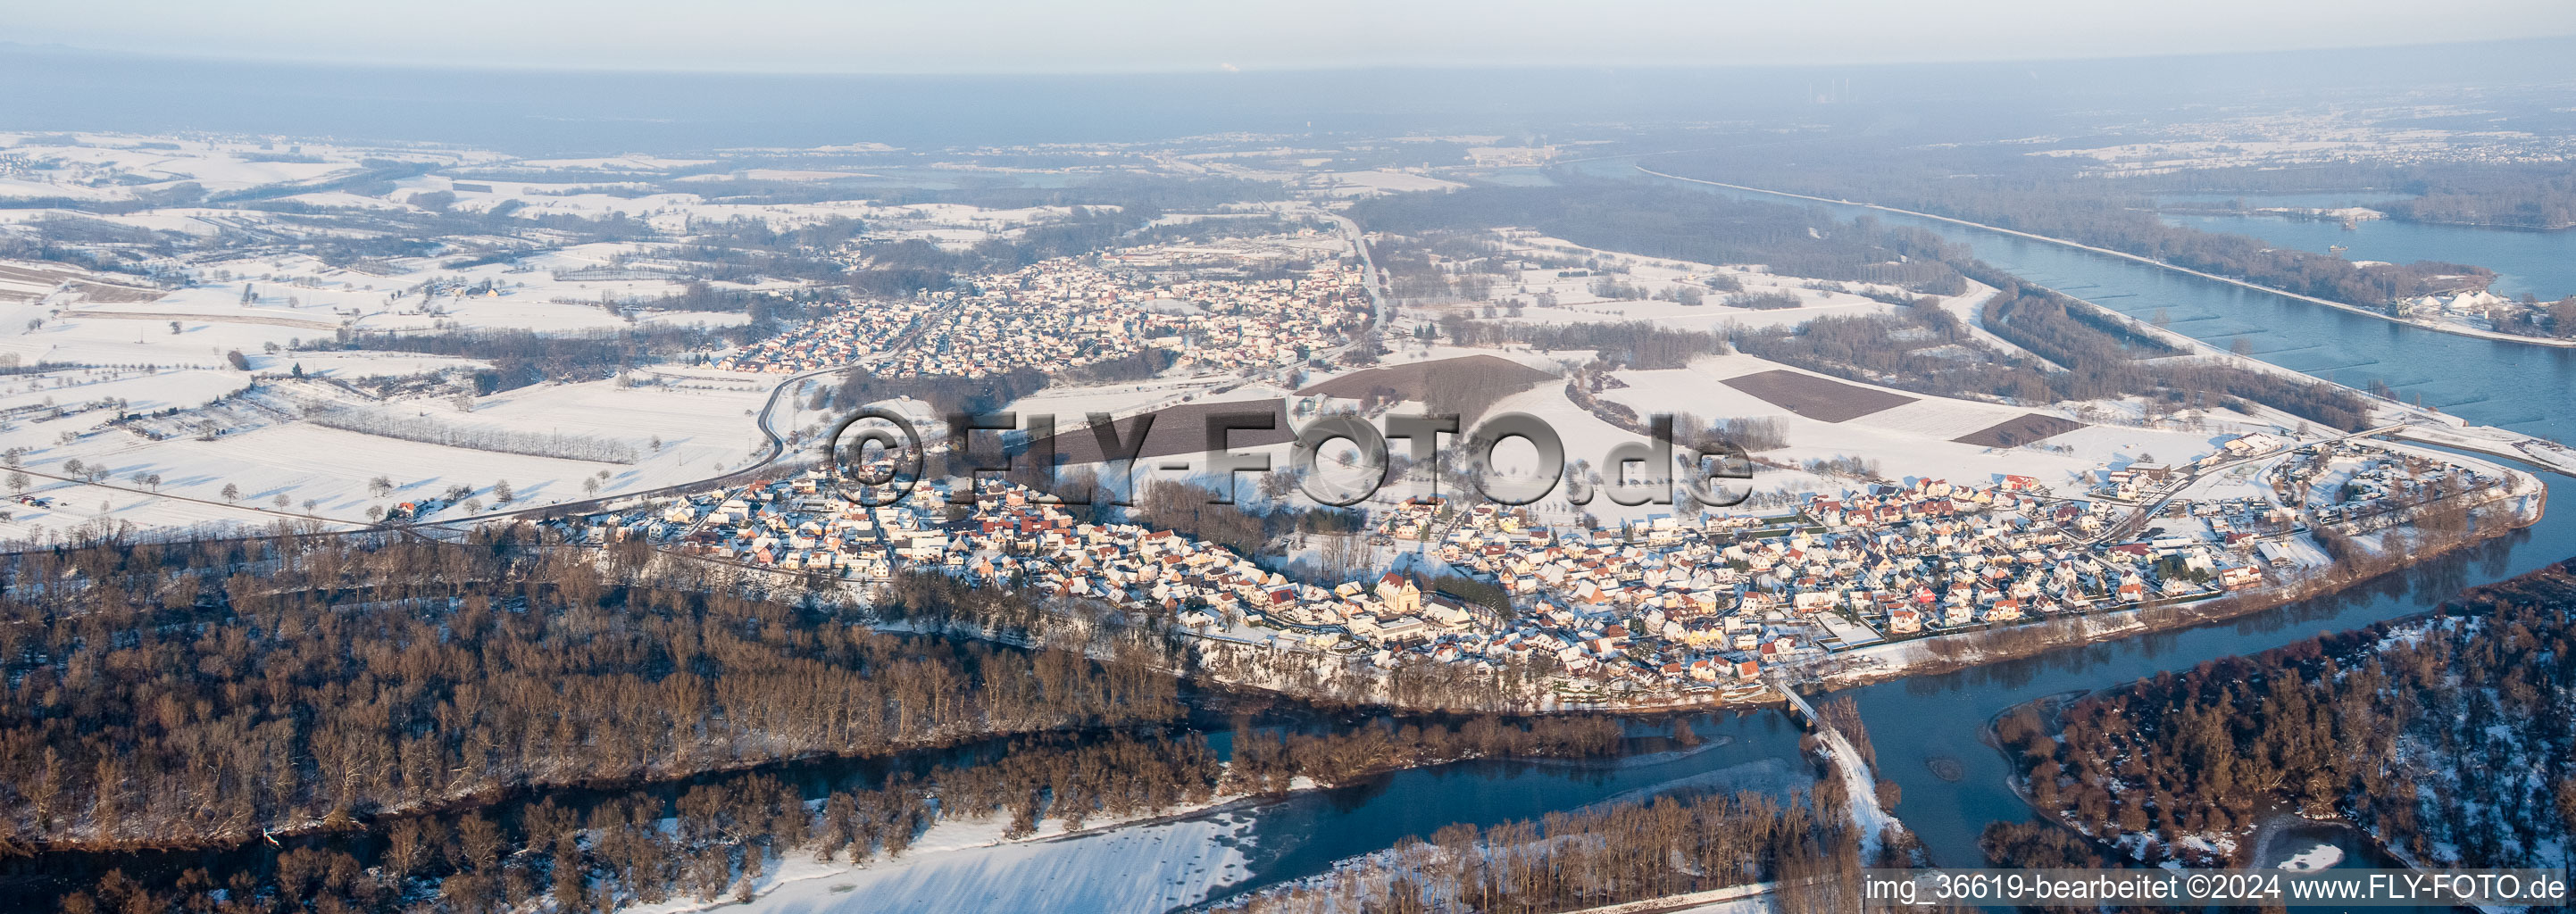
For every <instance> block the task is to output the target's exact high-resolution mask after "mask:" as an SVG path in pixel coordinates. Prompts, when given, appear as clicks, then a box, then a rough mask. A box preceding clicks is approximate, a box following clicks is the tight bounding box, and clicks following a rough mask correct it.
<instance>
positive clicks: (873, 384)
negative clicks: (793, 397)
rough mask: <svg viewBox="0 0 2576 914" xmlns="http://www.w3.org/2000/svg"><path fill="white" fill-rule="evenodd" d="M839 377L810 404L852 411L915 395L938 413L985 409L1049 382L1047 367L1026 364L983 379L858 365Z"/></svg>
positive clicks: (1017, 397) (1036, 389)
mask: <svg viewBox="0 0 2576 914" xmlns="http://www.w3.org/2000/svg"><path fill="white" fill-rule="evenodd" d="M840 379H841V380H840V383H838V384H835V385H832V386H830V387H826V388H824V389H823V391H821V392H819V393H818V394H817V395H816V398H815V399H814V400H813V401H812V402H813V405H812V406H810V407H808V408H810V409H814V410H817V411H820V410H825V409H840V410H844V411H848V410H855V409H858V408H859V407H861V406H865V405H867V404H870V403H875V402H877V401H879V400H892V399H895V398H898V397H911V398H913V399H915V400H920V401H923V402H925V403H928V404H930V408H931V411H932V412H933V413H936V414H939V415H948V414H951V413H961V412H962V413H970V414H972V413H986V412H992V411H995V410H999V409H1001V408H1002V407H1004V406H1007V405H1009V404H1010V403H1011V402H1012V401H1014V400H1018V399H1020V398H1022V397H1026V396H1028V395H1030V394H1033V393H1037V392H1038V391H1040V390H1044V389H1046V386H1047V384H1048V383H1049V381H1048V379H1047V374H1046V372H1044V371H1040V370H1038V369H1035V368H1028V367H1019V368H1013V369H1011V370H1009V371H1005V372H999V373H995V374H988V375H985V376H983V377H980V378H967V377H959V376H956V375H923V376H919V377H912V378H886V377H879V376H878V375H877V374H876V373H874V372H871V371H869V370H867V369H866V368H863V367H859V366H855V365H854V366H851V367H849V368H846V369H843V370H842V371H841V374H840Z"/></svg>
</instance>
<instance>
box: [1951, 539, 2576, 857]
mask: <svg viewBox="0 0 2576 914" xmlns="http://www.w3.org/2000/svg"><path fill="white" fill-rule="evenodd" d="M2571 613H2576V564H2571V563H2562V564H2560V565H2556V566H2552V567H2549V568H2544V569H2542V570H2540V571H2535V572H2532V573H2530V574H2527V575H2524V576H2522V577H2520V578H2516V579H2513V580H2511V581H2506V582H2503V583H2499V584H2493V585H2488V586H2485V587H2480V588H2476V589H2473V590H2470V591H2468V592H2467V593H2465V594H2463V595H2462V596H2461V597H2460V598H2458V599H2457V600H2454V601H2453V602H2451V603H2449V604H2446V605H2445V606H2444V607H2443V608H2442V610H2441V611H2440V612H2439V613H2438V614H2436V615H2435V616H2433V617H2432V618H2429V619H2425V620H2421V621H2415V622H2404V623H2396V624H2388V623H2382V624H2377V625H2373V626H2371V627H2369V628H2366V629H2362V630H2360V631H2355V632H2348V633H2344V634H2338V635H2328V636H2324V637H2320V638H2317V639H2315V640H2311V641H2307V642H2303V643H2300V644H2296V645H2292V646H2289V647H2285V648H2281V649H2278V650H2274V651H2270V652H2266V653H2264V654H2260V655H2256V656H2253V657H2240V658H2229V659H2226V660H2221V661H2213V662H2209V663H2204V664H2201V665H2200V666H2198V667H2196V668H2193V669H2191V670H2188V671H2184V672H2181V673H2160V674H2158V675H2157V676H2155V677H2154V678H2152V679H2146V680H2140V681H2138V682H2137V683H2135V684H2133V685H2130V686H2126V687H2123V688H2119V689H2114V690H2110V691H2107V692H2103V693H2100V694H2097V695H2094V696H2090V697H2087V698H2084V699H2082V700H2080V701H2077V702H2075V703H2073V704H2072V705H2069V706H2067V707H2065V708H2064V709H2063V710H2062V711H2061V712H2060V713H2058V714H2056V715H2054V716H2053V719H2052V717H2051V716H2050V715H2046V714H2043V713H2042V712H2041V710H2040V709H2036V708H2025V709H2023V710H2022V711H2020V712H2018V713H2016V714H2014V715H2013V716H2010V717H2007V718H2005V719H2003V720H2002V721H2000V722H1999V724H1998V726H1997V730H1996V734H1997V736H1998V737H1999V739H2000V740H2001V741H2002V742H2003V743H2004V745H2006V746H2007V747H2009V749H2010V751H2011V752H2012V753H2013V754H2014V755H2015V758H2016V760H2017V766H2018V768H2019V769H2020V770H2021V771H2022V772H2023V774H2024V776H2025V778H2026V781H2027V792H2028V796H2029V797H2030V800H2031V802H2032V803H2033V804H2034V805H2037V806H2038V807H2040V808H2041V809H2044V810H2049V811H2052V812H2054V813H2056V814H2058V815H2059V816H2060V817H2062V818H2063V819H2064V820H2065V821H2066V822H2068V823H2070V824H2073V825H2075V826H2077V827H2079V828H2081V829H2083V830H2085V831H2087V832H2089V833H2091V834H2093V835H2096V836H2102V837H2106V838H2107V837H2109V836H2112V835H2128V836H2130V837H2129V839H2128V840H2129V842H2130V843H2129V845H2128V846H2129V847H2130V848H2131V849H2133V850H2134V852H2135V853H2136V854H2137V855H2138V856H2139V857H2140V858H2141V859H2143V860H2144V861H2145V862H2148V863H2154V862H2158V861H2159V860H2162V859H2164V858H2166V857H2168V856H2179V855H2180V852H2178V851H2176V850H2175V842H2176V841H2178V840H2179V839H2182V838H2184V837H2186V836H2193V835H2211V834H2217V835H2225V836H2231V837H2232V836H2236V835H2241V834H2242V833H2243V832H2245V831H2247V830H2249V829H2251V828H2252V827H2253V826H2255V825H2256V824H2257V823H2258V822H2260V821H2261V819H2262V818H2263V817H2264V816H2266V815H2267V814H2271V813H2272V812H2273V811H2275V810H2276V809H2281V808H2290V809H2295V810H2297V811H2298V812H2300V813H2302V814H2306V815H2312V816H2337V817H2341V818H2343V819H2345V820H2348V821H2351V822H2353V823H2354V824H2357V825H2359V826H2361V827H2363V828H2365V829H2367V830H2369V831H2370V832H2372V833H2373V834H2376V835H2378V836H2379V837H2380V838H2381V839H2382V840H2383V841H2384V842H2385V843H2386V844H2388V845H2389V846H2390V847H2391V848H2392V849H2393V850H2395V851H2397V852H2399V853H2401V854H2404V855H2406V856H2408V857H2409V858H2411V859H2413V860H2416V861H2421V862H2424V863H2426V864H2429V865H2435V866H2469V867H2548V868H2558V867H2565V866H2567V865H2568V864H2569V859H2568V848H2569V844H2568V840H2569V836H2570V835H2571V834H2576V620H2571ZM2141 838H2143V840H2141ZM2226 846H2233V847H2234V848H2235V851H2234V853H2235V855H2236V856H2237V857H2239V858H2241V857H2243V856H2244V855H2245V854H2247V853H2250V851H2251V848H2249V847H2246V846H2244V845H2243V844H2242V843H2234V842H2231V843H2230V844H2229V845H2226ZM2230 862H2233V863H2236V864H2238V865H2243V864H2244V862H2245V861H2244V860H2242V859H2236V860H2233V861H2230Z"/></svg>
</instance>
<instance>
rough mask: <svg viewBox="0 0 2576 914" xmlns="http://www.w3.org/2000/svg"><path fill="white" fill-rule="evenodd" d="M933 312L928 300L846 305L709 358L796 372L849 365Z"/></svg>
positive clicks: (728, 366)
mask: <svg viewBox="0 0 2576 914" xmlns="http://www.w3.org/2000/svg"><path fill="white" fill-rule="evenodd" d="M929 311H930V303H929V302H926V301H918V300H913V301H882V302H866V303H862V304H852V305H844V306H842V307H841V308H839V309H837V310H835V311H833V312H832V313H831V314H828V315H825V316H824V317H821V318H817V319H815V320H810V321H806V322H805V323H802V324H799V325H797V326H795V327H792V328H789V329H788V330H787V331H785V332H783V333H779V334H777V335H775V336H772V337H769V338H768V339H764V340H760V341H757V342H754V343H751V344H748V345H745V346H742V347H739V348H737V349H734V350H732V351H728V352H721V353H715V354H711V355H707V356H705V358H706V360H707V361H708V363H709V364H712V365H714V366H715V367H717V368H721V369H724V370H726V371H752V372H763V373H768V374H795V373H797V372H801V371H812V370H814V369H817V368H831V367H835V366H840V365H848V364H851V363H854V362H857V361H859V360H860V359H863V358H867V357H869V356H873V355H875V354H877V353H879V352H883V351H885V349H886V347H887V346H889V345H891V344H892V343H894V342H895V341H896V340H899V339H902V338H903V335H904V333H905V332H906V331H909V330H911V329H912V325H913V322H914V321H917V320H920V319H921V316H922V315H923V314H926V313H928V312H929Z"/></svg>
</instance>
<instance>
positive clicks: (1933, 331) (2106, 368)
mask: <svg viewBox="0 0 2576 914" xmlns="http://www.w3.org/2000/svg"><path fill="white" fill-rule="evenodd" d="M1962 269H1963V270H1964V271H1966V272H1967V273H1969V274H1970V275H1972V276H1974V277H1975V278H1977V279H1978V281H1980V282H1984V283H1987V284H1988V285H1992V286H1994V287H1996V289H1997V292H1996V294H1995V296H1994V297H1993V298H1991V299H1989V300H1988V301H1987V302H1986V305H1985V311H1984V320H1983V324H1984V326H1985V327H1986V329H1987V330H1989V331H1991V332H1993V333H1994V334H1995V335H1996V336H1999V337H2002V338H2004V339H2005V340H2007V341H2009V342H2011V343H2013V344H2014V345H2017V346H2020V347H2021V348H2023V349H2025V350H2028V351H2030V352H2031V353H2033V354H2036V355H2037V356H2039V357H2040V358H2041V359H2045V360H2046V362H2047V363H2046V364H2043V363H2041V362H2038V361H2035V360H2033V359H2030V358H2027V357H2023V356H2018V355H2012V354H2007V353H2002V352H1997V351H1995V350H1994V349H1992V348H1991V347H1989V346H1987V345H1986V344H1985V343H1984V342H1982V341H1980V340H1979V339H1977V338H1976V337H1975V335H1974V334H1973V333H1971V332H1970V331H1969V328H1968V326H1967V325H1966V324H1965V323H1963V322H1961V321H1960V320H1959V319H1958V318H1957V317H1956V316H1955V315H1952V314H1951V313H1949V312H1948V311H1945V310H1942V309H1940V308H1932V307H1907V308H1899V309H1897V310H1895V311H1894V312H1892V313H1890V314H1883V315H1865V316H1857V317H1823V318H1818V319H1816V320H1813V321H1809V322H1807V323H1806V324H1804V325H1800V326H1794V327H1771V328H1761V329H1749V330H1739V331H1738V332H1737V333H1736V334H1735V337H1734V343H1735V346H1736V348H1738V349H1741V350H1743V351H1744V352H1746V353H1749V354H1752V355H1756V356H1760V357H1762V358H1765V359H1770V360H1772V361H1775V362H1782V363H1786V364H1789V365H1795V366H1797V367H1800V368H1805V369H1808V370H1811V371H1818V372H1823V373H1826V374H1831V375H1836V376H1839V377H1845V378H1852V379H1854V380H1861V381H1868V382H1870V383H1874V384H1884V385H1887V386H1889V387H1896V388H1901V389H1905V390H1911V391H1916V392H1920V393H1927V394H1933V395H1936V396H1949V397H1961V396H1964V397H1970V398H1977V397H1998V398H2003V399H2007V400H2012V401H2016V402H2020V403H2025V404H2034V405H2037V404H2047V403H2054V402H2059V401H2065V400H2105V399H2118V398H2121V397H2130V396H2138V397H2144V398H2146V400H2147V406H2148V409H2149V410H2150V412H2151V414H2152V413H2157V412H2164V411H2180V410H2185V409H2208V408H2216V407H2230V408H2233V407H2237V406H2242V405H2243V404H2244V403H2245V402H2247V401H2250V402H2254V403H2262V404H2264V405H2267V406H2271V407H2274V408H2277V409H2280V410H2282V411H2284V412H2288V413H2290V414H2292V415H2295V416H2299V417H2301V418H2303V419H2307V420H2309V421H2311V422H2315V423H2317V424H2319V425H2324V426H2329V427H2333V428H2338V429H2343V430H2346V431H2356V430H2359V429H2363V428H2367V427H2368V423H2369V417H2370V404H2369V401H2367V400H2365V399H2363V398H2362V397H2361V396H2360V395H2359V394H2355V393H2353V392H2351V391H2349V390H2346V389H2344V388H2342V387H2338V386H2335V385H2333V384H2329V383H2326V382H2324V381H2317V380H2312V379H2306V378H2298V377H2292V376H2289V375H2286V374H2282V373H2277V372H2267V371H2256V370H2252V369H2247V368H2240V367H2237V366H2235V365H2230V364H2227V363H2225V362H2221V361H2216V360H2196V359H2172V358H2167V357H2168V356H2172V355H2176V354H2179V353H2180V352H2181V350H2179V349H2177V348H2175V347H2173V346H2171V345H2170V344H2167V343H2165V342H2163V341H2162V340H2159V339H2157V338H2156V337H2154V336H2150V335H2148V334H2146V333H2143V332H2140V331H2137V330H2135V329H2133V328H2131V327H2129V326H2128V325H2127V324H2125V323H2124V322H2122V321H2120V320H2118V319H2116V318H2114V317H2112V316H2110V315H2109V314H2107V313H2105V312H2102V311H2101V310H2100V309H2098V308H2095V307H2094V306H2092V305H2087V304H2084V303H2082V302H2077V301H2074V300H2072V299H2068V298H2066V297H2065V296H2062V295H2058V294H2056V293H2054V292H2050V291H2048V290H2046V289H2039V288H2033V287H2028V286H2024V285H2022V284H2021V283H2020V282H2019V281H2017V280H2015V279H2013V278H2012V277H2011V276H2009V275H2005V274H2003V273H2002V272H2001V271H1998V270H1994V268H1992V267H1989V266H1986V265H1984V264H1981V263H1970V264H1967V265H1965V266H1963V267H1962Z"/></svg>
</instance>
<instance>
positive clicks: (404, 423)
mask: <svg viewBox="0 0 2576 914" xmlns="http://www.w3.org/2000/svg"><path fill="white" fill-rule="evenodd" d="M304 421H307V422H311V423H313V424H315V425H319V426H322V427H324V428H336V429H340V430H342V431H350V432H357V433H359V434H361V435H378V436H382V437H386V438H396V439H400V440H403V441H417V442H420V443H423V444H436V445H442V446H445V447H461V448H470V449H473V450H478V451H491V452H494V453H498V454H525V455H528V456H530V457H556V458H561V459H564V460H588V461H593V462H598V463H634V462H635V461H636V460H638V459H640V458H641V453H642V452H640V451H638V450H637V449H636V447H635V445H634V444H633V443H631V442H626V441H619V440H616V439H613V438H599V437H594V436H590V435H566V434H562V433H560V432H525V431H518V430H515V429H506V428H497V427H494V426H489V425H454V424H450V423H446V422H440V421H437V420H434V419H426V418H420V417H416V416H411V417H407V416H394V415H387V414H385V413H382V412H377V411H375V410H369V409H359V408H354V407H308V408H306V409H305V411H304Z"/></svg>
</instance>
